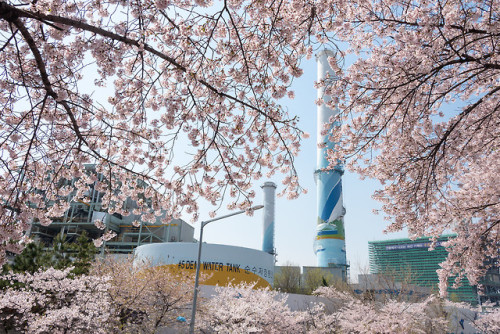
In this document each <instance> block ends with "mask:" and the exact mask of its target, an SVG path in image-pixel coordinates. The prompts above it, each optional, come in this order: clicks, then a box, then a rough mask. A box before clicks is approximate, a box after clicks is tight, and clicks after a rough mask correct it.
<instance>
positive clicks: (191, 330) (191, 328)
mask: <svg viewBox="0 0 500 334" xmlns="http://www.w3.org/2000/svg"><path fill="white" fill-rule="evenodd" d="M263 207H264V205H256V206H254V207H252V208H250V210H254V211H255V210H259V209H262V208H263ZM245 212H246V210H240V211H236V212H233V213H230V214H227V215H224V216H220V217H216V218H213V219H209V220H206V221H202V222H201V227H200V240H198V259H197V261H196V275H195V278H194V292H193V306H192V309H191V322H190V324H189V333H190V334H193V333H194V323H195V316H196V301H197V299H198V285H199V279H200V268H201V246H202V244H203V228H204V227H205V226H206V225H207V224H209V223H211V222H214V221H217V220H221V219H224V218H229V217H232V216H236V215H240V214H242V213H245Z"/></svg>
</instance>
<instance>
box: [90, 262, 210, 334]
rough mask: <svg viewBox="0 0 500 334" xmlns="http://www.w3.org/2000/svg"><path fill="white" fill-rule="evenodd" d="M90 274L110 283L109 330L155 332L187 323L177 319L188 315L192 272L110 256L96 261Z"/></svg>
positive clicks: (191, 292) (191, 289) (189, 312)
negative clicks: (188, 273)
mask: <svg viewBox="0 0 500 334" xmlns="http://www.w3.org/2000/svg"><path fill="white" fill-rule="evenodd" d="M90 275H91V276H93V277H106V278H107V279H108V282H109V285H110V287H109V289H108V290H107V292H108V295H109V298H110V303H111V305H112V307H111V310H110V313H111V316H110V321H109V327H110V329H108V332H109V333H115V332H116V333H119V332H121V330H124V331H125V332H127V333H156V332H158V330H159V329H160V328H161V327H168V328H174V327H176V326H179V325H182V324H184V325H186V324H185V323H179V322H178V321H177V318H178V317H179V316H181V317H184V318H187V316H188V315H190V314H191V303H192V300H193V286H194V275H185V274H184V275H181V274H179V273H174V272H172V271H170V270H169V269H166V268H162V267H151V266H150V265H149V264H148V263H142V264H139V263H135V264H134V263H133V258H131V257H128V258H125V259H114V258H112V257H111V256H110V257H108V258H106V259H101V260H98V261H96V262H95V263H94V264H93V266H92V268H91V273H90ZM202 308H203V306H202ZM183 327H184V329H186V327H187V326H183ZM181 328H182V327H181Z"/></svg>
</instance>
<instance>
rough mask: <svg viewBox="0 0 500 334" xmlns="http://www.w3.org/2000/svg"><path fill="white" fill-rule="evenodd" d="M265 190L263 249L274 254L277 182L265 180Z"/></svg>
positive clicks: (263, 188) (263, 186)
mask: <svg viewBox="0 0 500 334" xmlns="http://www.w3.org/2000/svg"><path fill="white" fill-rule="evenodd" d="M261 188H262V190H263V191H264V214H263V217H264V219H263V220H264V222H263V225H264V227H263V233H262V236H263V240H262V250H263V251H264V252H266V253H269V254H274V253H275V251H274V197H275V196H274V193H275V191H276V184H274V183H273V182H265V183H264V184H263V185H262V186H261Z"/></svg>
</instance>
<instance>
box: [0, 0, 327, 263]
mask: <svg viewBox="0 0 500 334" xmlns="http://www.w3.org/2000/svg"><path fill="white" fill-rule="evenodd" d="M315 13H316V12H315V7H314V6H313V4H312V3H311V4H308V3H307V2H306V1H285V2H272V3H271V2H265V1H240V0H226V1H214V2H212V1H205V0H175V1H168V0H148V1H139V0H134V1H121V0H109V1H102V0H56V1H54V0H33V1H30V0H10V1H0V88H1V93H0V103H1V109H0V110H1V111H0V113H1V114H0V116H1V117H0V145H1V147H2V150H1V154H0V168H1V174H0V196H1V199H0V204H1V208H0V217H1V218H0V221H1V225H0V226H1V227H0V229H1V233H0V236H1V237H0V238H1V239H0V245H1V246H0V262H3V261H4V258H5V254H4V252H5V250H8V251H11V252H19V251H20V249H21V248H22V247H23V246H22V245H23V242H24V240H23V233H24V231H25V230H26V229H27V228H28V225H29V223H30V222H31V221H33V220H35V221H37V222H39V223H41V224H44V225H47V224H50V223H51V218H53V217H58V216H61V215H62V214H63V213H64V212H65V211H66V210H67V209H68V206H69V202H70V201H71V200H82V201H85V192H86V191H87V190H88V187H89V185H91V184H92V185H94V186H95V189H97V190H98V191H100V192H101V193H102V194H103V203H104V207H103V210H107V211H108V212H110V213H120V214H122V215H128V214H130V213H131V212H127V210H124V209H123V205H122V203H123V202H124V201H125V200H126V198H130V199H132V200H135V201H136V202H137V203H138V206H139V207H138V208H137V209H136V210H134V211H136V213H137V214H142V219H143V220H144V221H154V220H155V217H158V216H161V214H160V213H161V211H162V210H163V211H164V212H166V213H167V214H165V215H164V217H165V218H164V219H165V220H168V219H170V217H178V216H179V215H180V213H181V212H184V213H187V214H191V215H192V218H193V220H196V219H197V218H198V202H197V201H198V200H199V199H204V200H206V201H208V202H209V203H212V204H213V205H214V206H215V209H216V208H218V207H219V206H220V205H221V199H222V198H223V197H224V196H225V195H227V196H228V197H230V198H233V199H232V200H231V201H230V203H229V204H228V206H229V209H233V208H240V209H248V208H250V207H251V205H252V198H253V197H254V195H255V194H254V192H253V191H252V190H251V180H255V179H259V178H260V177H261V176H262V175H263V174H266V173H267V175H272V174H274V173H276V172H280V173H283V184H284V187H283V194H287V196H288V197H289V198H294V197H296V196H297V195H298V194H299V193H300V192H301V191H302V190H303V189H302V188H301V186H300V185H299V183H298V180H297V174H296V171H295V169H294V165H293V162H294V158H295V156H296V154H297V152H298V150H299V147H300V139H301V137H302V136H303V135H304V134H303V133H302V131H301V130H299V129H298V128H297V118H295V117H291V116H289V115H288V114H287V112H286V111H285V110H284V109H283V108H282V107H281V106H280V105H279V104H278V100H279V99H280V98H282V97H284V96H286V95H288V96H289V97H293V95H294V93H293V91H291V90H290V85H291V82H292V80H293V78H294V77H298V76H300V75H301V74H302V70H301V69H300V60H301V59H302V58H303V57H310V56H311V55H312V52H313V50H312V47H311V46H309V45H308V43H309V42H310V41H311V37H312V36H314V33H315V31H316V30H317V29H318V27H319V26H318V24H319V23H320V20H319V19H318V18H317V16H316V14H315ZM319 28H321V27H319ZM90 163H92V164H95V166H96V167H95V172H85V164H90ZM75 189H76V190H75ZM212 214H214V213H212Z"/></svg>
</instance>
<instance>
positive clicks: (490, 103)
mask: <svg viewBox="0 0 500 334" xmlns="http://www.w3.org/2000/svg"><path fill="white" fill-rule="evenodd" d="M499 7H500V2H499V1H497V0H487V1H456V0H452V1H441V0H435V1H427V0H417V1H400V0H376V1H375V0H374V1H366V0H359V1H358V0H354V1H349V2H348V3H345V4H342V3H340V2H339V3H338V4H337V5H336V6H335V14H334V17H335V20H334V21H333V23H332V26H334V28H333V31H336V33H337V35H336V36H337V37H338V38H339V39H342V40H345V41H349V43H350V44H349V45H350V47H349V50H347V52H353V53H356V54H358V55H359V57H358V58H357V60H356V61H355V62H354V63H353V64H352V65H351V66H349V67H348V68H347V69H345V70H342V69H341V68H340V67H341V66H340V63H339V62H338V61H337V60H336V59H333V57H331V58H330V59H329V62H330V65H331V66H332V68H333V69H334V70H335V71H336V74H337V77H336V78H328V79H327V80H325V81H324V82H321V83H319V85H325V86H327V94H329V95H331V96H332V101H331V102H330V106H331V107H336V106H337V105H338V107H339V110H340V113H339V115H338V117H337V118H336V119H333V120H332V121H341V122H342V123H343V125H342V128H341V131H338V132H336V133H332V136H331V139H332V140H333V141H336V142H338V143H339V145H338V146H337V148H338V150H337V152H333V151H331V152H330V153H329V158H330V161H331V163H332V164H336V163H338V160H337V159H347V167H348V168H350V169H351V170H354V171H357V172H359V173H360V174H361V175H362V176H365V177H371V178H375V179H378V180H380V181H381V183H382V185H383V189H381V190H380V191H377V192H376V193H375V194H374V198H375V199H377V200H379V201H381V202H382V203H383V211H384V212H385V213H386V215H387V219H388V220H389V221H390V225H389V227H388V228H387V230H388V231H398V230H401V229H403V228H407V230H408V233H409V234H410V236H411V237H417V236H424V235H426V236H429V235H430V236H438V235H440V234H441V233H443V232H444V231H447V232H448V231H452V232H454V233H456V234H457V237H456V238H455V239H453V240H450V241H449V242H448V243H447V246H450V248H449V251H450V252H449V257H448V259H447V260H446V261H445V262H444V263H443V264H442V265H441V266H442V267H443V270H440V271H439V275H440V280H441V282H442V284H441V291H442V292H443V293H444V292H445V289H446V284H447V279H448V278H449V277H451V276H453V275H458V277H457V282H458V281H460V279H461V276H463V275H466V276H467V277H468V279H469V281H470V282H471V284H477V283H478V280H479V278H480V277H481V276H482V275H483V274H484V273H485V271H486V270H487V268H488V266H489V265H493V264H496V265H498V263H499V251H498V249H499V231H500V230H499V229H500V215H499V213H500V181H499V178H498V175H499V172H500V169H499V166H500V140H499V139H500V137H499V134H500V131H499V125H500V103H499V101H500V86H499V82H500V45H499V40H500V17H499V15H498V12H499ZM318 103H320V102H318Z"/></svg>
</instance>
